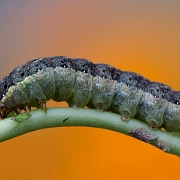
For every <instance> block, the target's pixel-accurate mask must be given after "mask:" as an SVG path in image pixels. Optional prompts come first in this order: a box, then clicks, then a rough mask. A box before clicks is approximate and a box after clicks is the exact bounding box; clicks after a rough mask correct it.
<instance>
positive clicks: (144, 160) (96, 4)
mask: <svg viewBox="0 0 180 180" xmlns="http://www.w3.org/2000/svg"><path fill="white" fill-rule="evenodd" d="M179 9H180V1H177V0H171V1H168V0H159V1H140V0H135V1H134V0H126V1H125V0H112V1H109V0H103V1H102V0H98V1H97V0H85V1H83V0H66V1H65V0H59V1H58V0H37V1H35V0H32V1H27V0H16V1H13V0H8V1H5V0H0V79H2V78H3V77H4V76H5V75H7V74H8V73H9V72H10V71H11V70H12V69H13V68H15V67H17V66H18V65H20V64H22V63H25V62H27V61H28V60H31V59H34V58H38V57H45V56H53V55H66V56H69V57H82V58H86V59H89V60H91V61H92V62H94V63H98V62H104V63H107V64H111V65H113V66H115V67H118V68H120V69H122V70H128V71H134V72H138V73H139V74H142V75H144V76H145V77H147V78H149V79H151V80H153V81H158V82H163V83H165V84H168V85H170V86H172V87H173V88H174V89H177V90H180V82H179V72H180V67H179V66H180V11H179ZM62 105H63V106H64V105H66V104H64V103H56V102H53V101H50V102H49V103H48V107H57V106H62ZM0 169H1V170H0V179H3V180H11V179H13V180H21V179H26V180H32V179H33V180H34V179H35V180H36V179H37V180H41V179H43V180H45V179H53V180H58V179H66V180H72V179H78V180H80V179H83V180H84V179H87V180H88V179H94V180H95V179H98V180H99V179H170V178H171V179H176V178H178V177H179V172H180V158H179V157H176V156H174V155H170V154H166V153H164V152H162V151H160V150H159V149H157V148H155V147H152V146H151V145H148V144H145V143H143V142H141V141H138V140H136V139H133V138H131V137H127V136H125V135H123V134H120V133H116V132H113V131H109V130H103V129H95V128H85V127H84V128H80V127H69V128H52V129H44V130H39V131H35V132H32V133H28V134H26V135H23V136H20V137H17V138H14V139H11V140H8V141H6V142H3V143H1V144H0Z"/></svg>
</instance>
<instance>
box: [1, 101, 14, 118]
mask: <svg viewBox="0 0 180 180" xmlns="http://www.w3.org/2000/svg"><path fill="white" fill-rule="evenodd" d="M10 112H11V110H10V109H9V108H8V107H7V106H5V105H4V104H3V103H1V102H0V118H1V119H4V118H6V117H7V116H8V114H9V113H10Z"/></svg>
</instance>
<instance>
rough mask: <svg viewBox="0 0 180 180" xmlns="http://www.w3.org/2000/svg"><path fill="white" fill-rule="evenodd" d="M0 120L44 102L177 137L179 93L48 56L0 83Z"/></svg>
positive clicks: (137, 76) (102, 66) (100, 66)
mask: <svg viewBox="0 0 180 180" xmlns="http://www.w3.org/2000/svg"><path fill="white" fill-rule="evenodd" d="M0 99H1V101H0V118H2V119H4V118H6V117H7V116H8V114H9V113H11V112H12V111H15V112H16V114H19V113H21V110H25V111H27V112H28V113H30V110H31V107H37V108H39V107H40V108H42V109H44V110H45V111H46V102H47V101H48V100H50V99H53V100H54V101H57V102H60V101H66V102H67V103H68V105H69V106H70V107H79V108H80V107H84V106H87V107H90V108H94V109H97V110H98V111H112V112H114V113H117V114H120V115H122V120H124V121H128V120H129V118H136V119H138V120H140V121H144V122H146V123H147V124H149V125H150V127H151V128H153V129H156V128H161V127H163V128H164V129H165V130H167V131H171V132H180V105H179V104H180V91H175V90H174V89H172V88H171V87H170V86H168V85H165V84H162V83H158V82H151V81H150V80H148V79H147V78H145V77H143V76H141V75H140V74H137V73H134V72H128V71H122V70H120V69H117V68H115V67H113V66H110V65H108V64H94V63H92V62H91V61H89V60H86V59H82V58H69V57H66V56H52V57H45V58H38V59H34V60H31V61H29V62H27V63H25V64H23V65H20V66H18V67H17V68H15V69H14V70H13V71H12V72H11V73H10V74H9V75H8V76H6V77H4V78H3V79H2V80H1V81H0Z"/></svg>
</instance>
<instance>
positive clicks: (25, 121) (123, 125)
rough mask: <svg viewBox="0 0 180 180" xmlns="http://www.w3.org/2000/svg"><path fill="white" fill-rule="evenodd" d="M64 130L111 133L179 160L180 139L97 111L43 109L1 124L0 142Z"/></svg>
mask: <svg viewBox="0 0 180 180" xmlns="http://www.w3.org/2000/svg"><path fill="white" fill-rule="evenodd" d="M61 126H88V127H98V128H104V129H109V130H113V131H117V132H121V133H123V134H126V135H129V136H133V137H135V138H137V139H140V140H142V141H144V142H147V143H150V144H152V145H154V146H156V147H158V148H160V149H162V150H163V151H165V152H168V153H171V154H175V155H178V156H180V137H178V136H176V135H173V134H171V133H168V132H165V131H162V130H159V129H158V130H156V131H154V130H151V129H150V128H149V127H148V125H147V124H145V123H143V122H141V121H138V120H135V119H130V120H129V121H128V122H124V121H122V120H121V116H120V115H118V114H115V113H111V112H98V111H97V110H94V109H88V108H87V109H85V108H82V109H81V108H80V109H75V108H50V109H48V110H47V113H46V114H45V112H44V111H42V110H41V109H37V110H33V111H31V116H29V115H28V114H27V113H24V114H20V115H17V116H15V117H11V118H6V119H4V120H2V121H0V142H2V141H5V140H8V139H11V138H14V137H16V136H19V135H22V134H25V133H27V132H31V131H35V130H38V129H43V128H50V127H61Z"/></svg>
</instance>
